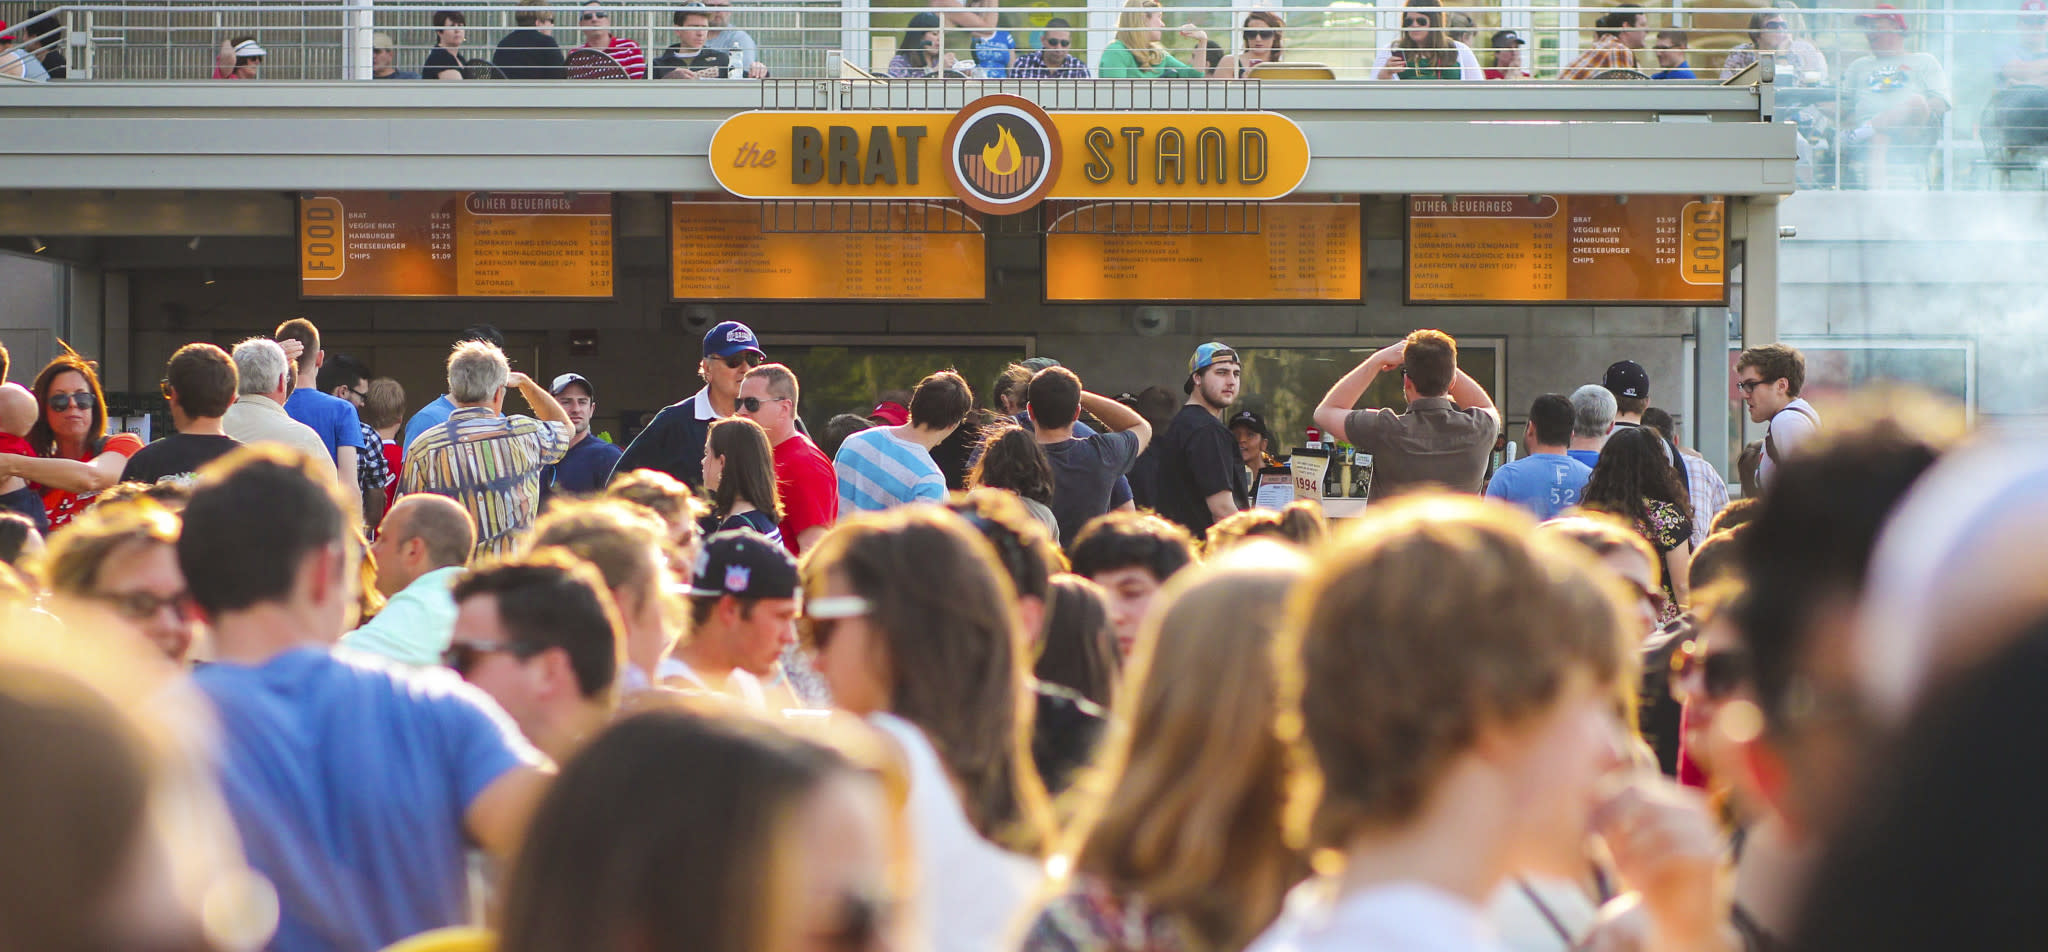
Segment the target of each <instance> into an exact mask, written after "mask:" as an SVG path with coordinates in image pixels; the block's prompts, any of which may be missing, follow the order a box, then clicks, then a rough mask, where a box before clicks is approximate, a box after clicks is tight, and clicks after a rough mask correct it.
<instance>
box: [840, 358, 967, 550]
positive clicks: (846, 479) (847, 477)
mask: <svg viewBox="0 0 2048 952" xmlns="http://www.w3.org/2000/svg"><path fill="white" fill-rule="evenodd" d="M972 409H974V391H973V390H972V389H970V388H969V387H968V386H967V381H966V380H965V379H963V378H962V377H961V376H960V375H959V374H957V373H955V372H953V371H951V370H942V371H939V372H938V373H935V374H932V375H931V376H928V377H926V378H924V379H923V380H921V381H919V382H918V384H917V389H916V390H915V391H913V392H912V393H911V394H910V407H909V410H908V412H907V414H906V416H905V418H904V419H903V420H902V421H901V422H900V423H899V424H898V425H895V426H876V427H873V428H870V429H866V430H862V431H861V432H859V433H855V434H853V435H851V436H849V437H847V438H846V441H845V442H843V443H841V444H840V446H839V453H838V455H837V456H835V457H834V458H833V461H832V465H833V469H834V470H835V471H837V473H838V474H839V511H840V512H842V513H848V514H851V513H854V512H870V511H874V510H878V509H889V508H893V507H896V506H903V505H908V504H910V503H914V502H940V501H943V500H944V499H945V498H946V476H945V474H944V473H942V472H940V471H939V464H938V463H937V462H936V461H934V460H933V459H932V450H933V449H934V448H935V447H937V446H938V445H939V444H940V443H943V442H945V440H946V438H947V437H949V436H952V435H953V431H954V430H957V429H959V428H960V424H961V423H962V422H964V421H965V420H966V419H967V412H968V411H969V410H972Z"/></svg>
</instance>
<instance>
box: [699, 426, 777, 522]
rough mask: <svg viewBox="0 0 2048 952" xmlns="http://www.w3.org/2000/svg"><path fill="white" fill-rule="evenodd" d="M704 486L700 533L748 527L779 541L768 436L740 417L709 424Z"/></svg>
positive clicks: (772, 453)
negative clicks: (706, 515)
mask: <svg viewBox="0 0 2048 952" xmlns="http://www.w3.org/2000/svg"><path fill="white" fill-rule="evenodd" d="M704 488H706V489H709V490H711V518H710V519H707V520H706V525H705V527H704V529H705V534H706V535H710V534H711V533H713V532H723V531H725V530H727V529H752V530H754V531H755V532H758V533H760V534H762V535H764V536H767V537H768V539H769V540H770V541H772V542H775V543H776V544H778V545H779V544H781V542H782V530H781V529H779V528H777V524H778V523H780V522H781V521H782V497H781V496H780V495H778V494H777V492H776V489H775V451H774V450H773V449H772V448H771V447H769V445H768V433H767V432H766V431H765V430H762V429H761V425H760V424H758V423H755V422H754V421H752V420H749V419H747V418H746V417H739V416H735V417H726V418H725V419H723V420H720V421H718V422H717V423H713V424H711V433H710V435H709V436H706V437H705V438H704Z"/></svg>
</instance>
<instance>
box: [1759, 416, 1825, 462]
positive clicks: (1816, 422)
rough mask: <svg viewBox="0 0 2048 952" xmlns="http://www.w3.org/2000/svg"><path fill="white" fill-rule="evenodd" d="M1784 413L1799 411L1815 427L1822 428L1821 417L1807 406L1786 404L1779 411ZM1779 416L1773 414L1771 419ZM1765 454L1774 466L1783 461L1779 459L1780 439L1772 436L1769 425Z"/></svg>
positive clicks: (1765, 438) (1765, 440)
mask: <svg viewBox="0 0 2048 952" xmlns="http://www.w3.org/2000/svg"><path fill="white" fill-rule="evenodd" d="M1784 413H1797V414H1799V415H1800V416H1803V417H1805V418H1806V419H1807V421H1808V422H1810V423H1812V424H1813V428H1814V429H1816V430H1817V429H1820V417H1819V416H1818V415H1816V414H1815V413H1814V412H1813V411H1812V410H1808V409H1807V408H1805V407H1800V406H1793V405H1791V404H1786V405H1785V409H1783V410H1779V411H1778V414H1784ZM1777 418H1778V417H1777V415H1773V416H1772V417H1771V419H1772V420H1774V421H1775V420H1776V419H1777ZM1764 455H1766V456H1769V457H1770V458H1771V465H1773V466H1777V465H1779V464H1780V463H1782V462H1783V461H1782V460H1780V459H1778V441H1777V440H1775V439H1773V438H1772V437H1771V430H1770V428H1768V427H1766V428H1765V429H1764Z"/></svg>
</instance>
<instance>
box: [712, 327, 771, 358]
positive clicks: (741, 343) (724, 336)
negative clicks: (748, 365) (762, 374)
mask: <svg viewBox="0 0 2048 952" xmlns="http://www.w3.org/2000/svg"><path fill="white" fill-rule="evenodd" d="M750 350H751V351H753V352H754V353H757V354H760V355H761V356H763V357H766V356H768V352H767V351H764V350H762V349H761V342H760V340H759V339H757V338H755V337H754V329H753V328H751V327H748V326H747V325H745V324H742V323H740V322H738V321H726V322H725V323H723V324H720V325H718V326H717V327H714V328H712V329H711V331H710V332H709V333H707V334H705V335H704V356H706V357H731V356H733V355H734V354H744V353H746V352H747V351H750Z"/></svg>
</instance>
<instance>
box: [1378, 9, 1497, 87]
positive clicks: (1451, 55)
mask: <svg viewBox="0 0 2048 952" xmlns="http://www.w3.org/2000/svg"><path fill="white" fill-rule="evenodd" d="M1366 78H1367V79H1431V80H1446V79H1449V80H1467V81H1470V82H1484V81H1485V80H1486V70H1484V69H1482V68H1481V67H1480V65H1479V57H1478V56H1476V55H1474V54H1473V53H1472V48H1471V47H1469V46H1466V45H1465V44H1463V43H1460V42H1458V41H1457V40H1454V39H1451V38H1450V34H1449V33H1447V32H1445V27H1444V11H1443V4H1441V3H1438V2H1437V0H1408V2H1407V3H1406V4H1405V5H1404V6H1403V7H1402V9H1401V33H1400V38H1399V39H1397V40H1395V41H1394V43H1393V45H1391V46H1388V47H1386V48H1384V49H1382V50H1380V55H1379V57H1378V58H1377V59H1374V60H1373V64H1372V72H1370V73H1367V74H1366Z"/></svg>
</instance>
